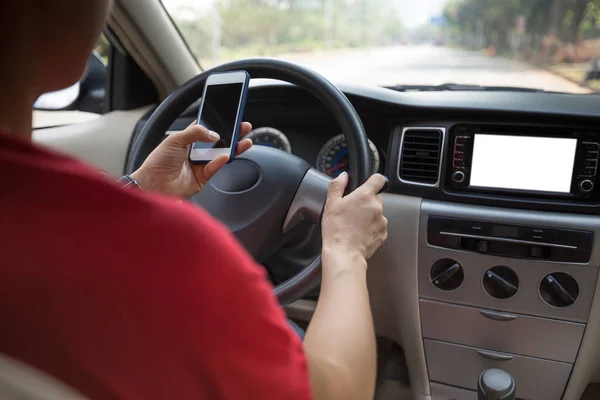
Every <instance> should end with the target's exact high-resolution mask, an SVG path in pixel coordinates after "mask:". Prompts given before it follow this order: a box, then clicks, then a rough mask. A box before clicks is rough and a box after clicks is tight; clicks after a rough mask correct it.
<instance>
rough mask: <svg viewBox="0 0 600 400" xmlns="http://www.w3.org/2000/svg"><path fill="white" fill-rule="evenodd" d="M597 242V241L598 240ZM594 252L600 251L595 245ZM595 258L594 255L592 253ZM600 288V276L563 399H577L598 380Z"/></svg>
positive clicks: (599, 364) (599, 368) (599, 361)
mask: <svg viewBox="0 0 600 400" xmlns="http://www.w3.org/2000/svg"><path fill="white" fill-rule="evenodd" d="M596 243H597V241H596ZM593 251H594V252H597V251H600V250H599V249H598V247H596V246H594V250H593ZM592 259H594V255H592ZM599 288H600V276H599V277H598V281H597V282H596V293H595V294H594V300H593V302H592V308H591V309H590V317H589V319H588V323H587V326H586V329H585V333H584V335H583V340H582V342H581V347H580V348H579V353H578V355H577V359H576V360H575V365H574V366H573V371H572V372H571V378H570V379H569V383H568V384H567V389H566V390H565V394H564V395H563V400H577V399H579V398H580V397H581V395H582V394H583V392H584V391H585V388H586V386H587V385H588V384H589V383H592V382H596V381H597V379H598V377H597V375H598V373H599V372H600V296H598V290H599Z"/></svg>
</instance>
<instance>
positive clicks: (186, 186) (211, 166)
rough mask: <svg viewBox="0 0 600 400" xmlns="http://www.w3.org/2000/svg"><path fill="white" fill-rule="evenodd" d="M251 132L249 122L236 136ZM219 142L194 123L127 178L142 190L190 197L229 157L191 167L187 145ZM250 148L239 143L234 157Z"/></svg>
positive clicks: (167, 142)
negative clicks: (134, 181) (131, 179)
mask: <svg viewBox="0 0 600 400" xmlns="http://www.w3.org/2000/svg"><path fill="white" fill-rule="evenodd" d="M251 130H252V125H250V123H248V122H242V125H241V127H240V136H243V135H245V134H247V133H248V132H250V131H251ZM219 139H220V137H219V135H218V134H217V133H215V132H212V131H209V130H208V129H207V128H205V127H204V126H202V125H196V123H195V122H194V123H193V124H192V125H190V126H188V127H187V128H186V129H185V130H183V131H181V132H176V133H172V134H171V135H169V137H167V138H166V139H165V140H164V141H163V142H162V143H161V144H159V145H158V147H157V148H156V149H154V151H153V152H152V153H150V155H149V156H148V158H147V159H146V161H144V163H143V164H142V166H141V167H140V168H139V169H138V170H137V171H135V172H134V173H133V174H131V178H133V179H135V180H136V181H137V183H138V184H139V185H140V187H141V188H142V190H144V191H150V192H159V193H162V194H165V195H168V196H177V197H182V198H188V197H190V196H193V195H194V194H196V193H198V192H199V191H200V189H202V186H204V185H205V184H206V182H208V180H209V179H210V178H211V177H212V176H213V175H214V174H215V173H216V172H217V171H218V170H220V169H221V168H223V166H224V165H225V164H227V161H229V156H228V155H226V154H223V155H220V156H218V157H217V158H215V159H214V160H212V161H211V162H209V163H208V164H192V163H190V161H189V157H188V156H189V151H190V146H191V145H192V143H194V142H206V143H214V142H216V141H218V140H219ZM250 147H252V141H251V140H250V139H244V140H240V141H239V142H238V144H237V149H236V154H237V155H239V154H242V153H243V152H245V151H246V150H248V149H249V148H250Z"/></svg>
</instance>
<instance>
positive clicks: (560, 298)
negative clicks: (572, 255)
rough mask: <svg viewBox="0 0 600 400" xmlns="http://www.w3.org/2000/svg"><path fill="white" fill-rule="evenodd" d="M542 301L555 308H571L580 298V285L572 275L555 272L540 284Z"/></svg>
mask: <svg viewBox="0 0 600 400" xmlns="http://www.w3.org/2000/svg"><path fill="white" fill-rule="evenodd" d="M540 295H541V296H542V299H544V301H545V302H546V303H548V304H550V305H551V306H554V307H560V308H562V307H569V306H570V305H571V304H573V303H575V300H577V298H578V297H579V285H578V284H577V281H576V280H575V279H573V277H572V276H571V275H568V274H565V273H563V272H554V273H552V274H549V275H546V276H545V277H544V279H542V282H541V283H540Z"/></svg>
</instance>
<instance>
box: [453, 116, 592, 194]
mask: <svg viewBox="0 0 600 400" xmlns="http://www.w3.org/2000/svg"><path fill="white" fill-rule="evenodd" d="M524 131H525V132H519V130H518V128H515V127H513V130H512V131H511V130H508V129H494V128H493V127H486V128H482V127H476V126H469V125H462V126H458V127H455V129H453V130H452V134H451V138H450V139H451V142H450V149H449V153H450V157H448V159H447V160H448V163H449V168H447V171H448V173H449V181H450V187H451V188H452V189H454V190H457V191H469V192H493V193H507V194H525V195H535V196H544V197H571V198H590V197H592V196H593V194H594V193H595V191H596V174H597V169H598V156H599V155H600V134H597V133H593V132H573V131H556V130H549V132H548V133H546V132H544V131H539V130H536V131H535V132H527V130H526V129H524Z"/></svg>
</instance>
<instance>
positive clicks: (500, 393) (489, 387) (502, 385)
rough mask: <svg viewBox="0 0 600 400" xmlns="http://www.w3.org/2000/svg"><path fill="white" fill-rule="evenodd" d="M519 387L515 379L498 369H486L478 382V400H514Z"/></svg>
mask: <svg viewBox="0 0 600 400" xmlns="http://www.w3.org/2000/svg"><path fill="white" fill-rule="evenodd" d="M516 388H517V385H516V384H515V380H514V378H513V377H512V376H511V375H510V374H509V373H508V372H506V371H504V370H501V369H498V368H490V369H486V370H485V371H483V372H482V373H481V375H479V379H478V380H477V399H478V400H514V398H515V393H516Z"/></svg>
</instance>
